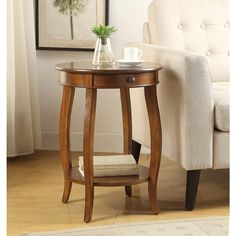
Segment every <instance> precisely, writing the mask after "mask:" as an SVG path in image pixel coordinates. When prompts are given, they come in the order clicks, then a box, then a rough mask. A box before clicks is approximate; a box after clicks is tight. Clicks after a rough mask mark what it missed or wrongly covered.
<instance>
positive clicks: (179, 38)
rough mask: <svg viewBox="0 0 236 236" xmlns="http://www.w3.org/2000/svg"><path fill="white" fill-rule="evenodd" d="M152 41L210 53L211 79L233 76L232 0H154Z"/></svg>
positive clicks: (150, 24)
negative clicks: (230, 32)
mask: <svg viewBox="0 0 236 236" xmlns="http://www.w3.org/2000/svg"><path fill="white" fill-rule="evenodd" d="M148 17H149V32H150V43H152V44H158V45H162V46H167V47H172V48H177V49H186V50H191V51H194V52H197V53H200V54H201V55H205V56H207V59H208V62H209V66H210V70H211V79H212V81H214V82H218V81H219V82H220V81H228V80H229V3H228V0H154V1H153V2H152V3H151V5H150V7H149V13H148Z"/></svg>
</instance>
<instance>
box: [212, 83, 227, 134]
mask: <svg viewBox="0 0 236 236" xmlns="http://www.w3.org/2000/svg"><path fill="white" fill-rule="evenodd" d="M212 86H213V96H214V120H215V129H217V130H220V131H223V132H228V131H229V130H230V128H229V82H215V83H212Z"/></svg>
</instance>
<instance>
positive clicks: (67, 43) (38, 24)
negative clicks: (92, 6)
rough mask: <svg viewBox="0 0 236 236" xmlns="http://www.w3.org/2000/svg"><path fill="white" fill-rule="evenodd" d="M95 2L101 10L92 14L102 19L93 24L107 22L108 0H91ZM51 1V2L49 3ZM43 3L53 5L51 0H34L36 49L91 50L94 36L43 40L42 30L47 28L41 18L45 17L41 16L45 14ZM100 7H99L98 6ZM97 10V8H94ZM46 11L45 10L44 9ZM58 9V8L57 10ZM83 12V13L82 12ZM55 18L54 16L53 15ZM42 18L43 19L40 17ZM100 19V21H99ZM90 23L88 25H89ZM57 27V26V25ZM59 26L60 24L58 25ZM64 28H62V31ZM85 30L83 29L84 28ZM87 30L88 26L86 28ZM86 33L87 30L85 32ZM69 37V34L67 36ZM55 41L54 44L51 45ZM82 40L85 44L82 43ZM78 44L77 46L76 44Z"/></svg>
mask: <svg viewBox="0 0 236 236" xmlns="http://www.w3.org/2000/svg"><path fill="white" fill-rule="evenodd" d="M88 1H89V0H88ZM92 1H94V2H95V3H96V7H97V4H98V3H99V4H100V5H101V6H102V9H103V11H101V10H100V12H99V14H98V13H97V12H95V13H94V14H97V15H99V16H100V18H101V16H102V19H100V22H94V23H93V25H95V24H105V25H108V24H109V0H92ZM50 2H52V3H50ZM45 4H52V6H53V1H52V0H35V39H36V49H37V50H57V51H93V50H94V48H95V42H96V37H95V36H94V40H91V38H90V40H87V41H86V40H83V41H79V40H74V39H71V38H68V39H63V40H61V39H50V40H48V43H47V39H46V40H45V38H47V37H44V35H43V34H42V32H45V28H47V24H46V21H45V20H43V19H45V18H47V17H42V15H43V14H46V13H45V12H43V11H44V10H45V9H44V8H45ZM100 8H101V7H100ZM96 10H97V11H98V8H96ZM45 11H46V10H45ZM58 11H59V10H58ZM60 14H61V17H66V15H65V14H64V16H63V14H62V13H60ZM84 14H85V13H84ZM53 17H54V18H55V16H53ZM67 17H69V16H68V15H67ZM42 18H43V19H42ZM101 21H102V22H101ZM91 26H92V25H90V27H91ZM57 27H58V26H57ZM59 27H60V25H59ZM63 30H64V28H62V32H63ZM84 30H85V29H84ZM87 30H88V28H87ZM86 33H87V32H86ZM68 37H69V36H68ZM54 42H55V45H53V44H54ZM83 42H84V44H85V45H82V44H83ZM63 43H64V44H63ZM77 44H78V46H77Z"/></svg>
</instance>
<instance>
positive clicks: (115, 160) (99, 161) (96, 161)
mask: <svg viewBox="0 0 236 236" xmlns="http://www.w3.org/2000/svg"><path fill="white" fill-rule="evenodd" d="M79 166H80V167H81V169H82V170H83V169H84V161H83V157H79ZM121 167H122V168H123V169H128V170H129V169H135V168H136V162H135V160H134V158H133V156H132V155H115V156H114V155H113V156H94V157H93V169H94V170H100V169H102V170H103V169H120V168H121Z"/></svg>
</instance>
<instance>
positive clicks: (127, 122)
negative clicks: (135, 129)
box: [120, 88, 132, 197]
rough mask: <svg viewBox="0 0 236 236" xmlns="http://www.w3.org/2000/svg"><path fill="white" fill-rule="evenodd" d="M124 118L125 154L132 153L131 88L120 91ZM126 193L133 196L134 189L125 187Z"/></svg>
mask: <svg viewBox="0 0 236 236" xmlns="http://www.w3.org/2000/svg"><path fill="white" fill-rule="evenodd" d="M120 98H121V107H122V118H123V137H124V138H123V145H124V153H125V154H130V153H132V116H131V104H130V92H129V88H121V89H120ZM125 193H126V195H127V196H129V197H131V196H132V187H131V186H125Z"/></svg>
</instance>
